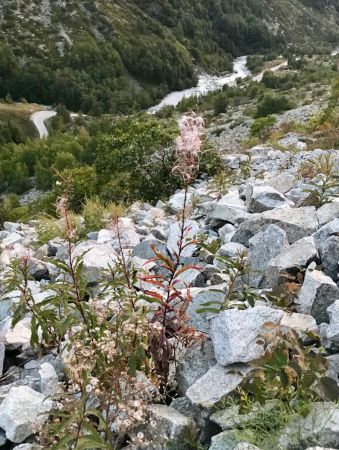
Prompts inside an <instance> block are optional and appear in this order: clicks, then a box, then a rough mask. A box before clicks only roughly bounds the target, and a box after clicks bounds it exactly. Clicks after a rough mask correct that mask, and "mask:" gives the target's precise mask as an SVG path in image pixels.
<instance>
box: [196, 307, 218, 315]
mask: <svg viewBox="0 0 339 450" xmlns="http://www.w3.org/2000/svg"><path fill="white" fill-rule="evenodd" d="M219 312H220V308H199V309H197V313H198V314H204V313H213V314H215V313H219Z"/></svg>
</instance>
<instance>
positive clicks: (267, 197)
mask: <svg viewBox="0 0 339 450" xmlns="http://www.w3.org/2000/svg"><path fill="white" fill-rule="evenodd" d="M246 199H247V200H246V203H247V208H248V211H249V212H252V213H262V212H264V211H269V210H271V209H275V208H284V207H286V206H292V205H293V203H292V202H290V201H289V200H288V199H287V198H286V197H285V196H284V195H283V194H281V193H280V192H279V191H277V190H276V189H274V188H272V187H271V186H262V185H259V186H249V187H248V189H247V195H246Z"/></svg>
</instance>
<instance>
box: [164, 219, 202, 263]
mask: <svg viewBox="0 0 339 450" xmlns="http://www.w3.org/2000/svg"><path fill="white" fill-rule="evenodd" d="M181 228H182V226H181V223H180V222H176V223H173V224H172V225H171V226H170V229H169V236H168V240H167V248H168V250H169V252H170V253H171V254H172V255H174V253H178V250H179V239H180V236H181V232H182V230H181ZM199 232H200V227H199V224H198V222H196V221H195V220H187V221H186V222H185V227H184V233H183V236H184V239H183V243H184V245H186V244H188V243H189V241H190V240H192V239H193V238H194V237H195V236H197V235H198V234H199ZM196 248H197V247H196V245H194V244H192V245H188V246H187V247H185V248H184V249H183V251H182V252H181V256H186V257H187V256H192V255H193V253H194V252H195V250H196Z"/></svg>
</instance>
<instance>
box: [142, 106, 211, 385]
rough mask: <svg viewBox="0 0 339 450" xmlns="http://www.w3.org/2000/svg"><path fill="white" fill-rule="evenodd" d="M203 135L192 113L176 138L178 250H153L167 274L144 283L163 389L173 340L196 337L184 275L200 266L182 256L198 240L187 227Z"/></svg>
mask: <svg viewBox="0 0 339 450" xmlns="http://www.w3.org/2000/svg"><path fill="white" fill-rule="evenodd" d="M203 135H204V121H203V119H202V118H201V117H200V116H197V115H195V114H190V115H187V116H184V117H183V118H182V119H181V121H180V135H179V138H178V139H177V148H176V157H177V158H176V164H175V166H174V168H173V173H174V174H176V175H177V176H179V177H180V178H181V179H182V180H183V183H184V193H185V195H184V202H183V208H182V215H181V221H180V232H179V239H178V242H177V246H178V248H177V251H175V252H174V254H173V255H172V257H169V256H167V255H163V254H161V253H159V252H158V251H157V250H156V248H154V249H153V251H154V254H155V258H154V259H153V261H156V262H157V263H158V264H159V266H160V267H162V268H163V269H166V270H165V271H163V272H164V273H165V275H162V274H160V275H148V276H144V277H142V280H143V281H145V282H147V283H149V284H151V285H152V286H153V287H154V289H148V290H145V291H144V293H145V294H146V295H148V296H149V297H151V298H152V299H154V300H155V301H157V302H158V303H159V308H158V309H157V311H156V312H155V314H154V316H153V317H152V319H151V323H150V337H149V352H150V354H151V355H152V357H153V359H154V363H155V368H156V371H157V374H158V375H159V376H160V377H161V378H162V379H161V382H162V384H163V386H166V384H167V382H168V374H169V367H170V361H171V360H172V359H173V358H174V354H175V347H174V346H173V340H172V338H174V340H175V341H176V342H178V341H180V342H182V343H184V344H187V343H189V341H191V340H192V339H194V338H195V337H196V333H195V332H194V330H193V329H192V328H191V327H188V326H187V325H186V310H187V307H188V305H189V303H190V301H191V295H190V285H188V284H185V287H186V290H183V289H182V285H183V282H182V279H181V276H182V274H183V273H184V272H185V271H187V270H190V269H198V268H197V267H194V266H190V265H183V264H182V254H183V251H184V250H185V249H186V247H188V246H191V245H196V244H197V241H195V240H190V241H189V242H186V239H185V238H186V237H187V235H188V233H189V231H190V226H189V225H188V224H187V221H186V215H187V197H188V195H187V194H188V188H189V185H190V183H191V182H192V181H193V180H194V179H195V178H196V176H197V175H198V172H199V156H200V153H201V150H202V144H203Z"/></svg>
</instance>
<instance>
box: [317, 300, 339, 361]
mask: <svg viewBox="0 0 339 450" xmlns="http://www.w3.org/2000/svg"><path fill="white" fill-rule="evenodd" d="M327 314H328V318H329V325H328V324H322V325H321V331H322V333H321V334H322V338H323V341H322V342H323V345H324V347H325V348H328V349H331V350H332V351H338V350H339V298H338V300H336V301H335V302H334V303H332V305H330V306H329V307H328V308H327ZM334 356H339V355H334Z"/></svg>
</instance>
